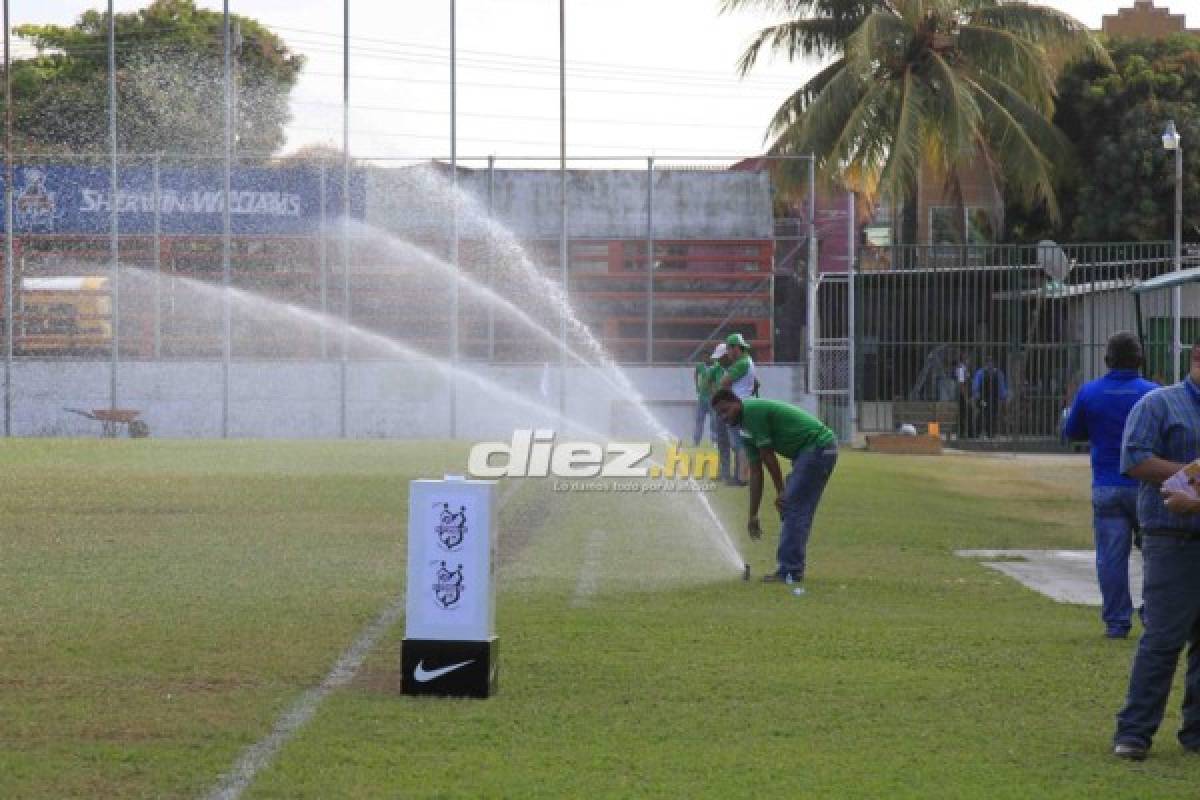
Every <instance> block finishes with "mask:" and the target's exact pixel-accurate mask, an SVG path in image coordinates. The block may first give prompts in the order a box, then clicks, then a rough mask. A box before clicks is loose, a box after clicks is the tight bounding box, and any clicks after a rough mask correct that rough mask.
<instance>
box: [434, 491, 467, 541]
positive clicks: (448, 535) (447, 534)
mask: <svg viewBox="0 0 1200 800" xmlns="http://www.w3.org/2000/svg"><path fill="white" fill-rule="evenodd" d="M437 506H438V504H437V503H434V504H433V507H434V508H437ZM441 506H442V510H441V512H440V514H439V518H438V524H437V525H436V526H435V527H434V529H433V530H434V533H436V534H437V538H438V544H440V545H441V547H442V549H443V550H445V551H446V552H447V553H454V552H457V551H458V550H460V549H462V545H463V540H464V539H466V538H467V507H466V506H459V507H458V511H451V510H450V504H449V503H442V504H441Z"/></svg>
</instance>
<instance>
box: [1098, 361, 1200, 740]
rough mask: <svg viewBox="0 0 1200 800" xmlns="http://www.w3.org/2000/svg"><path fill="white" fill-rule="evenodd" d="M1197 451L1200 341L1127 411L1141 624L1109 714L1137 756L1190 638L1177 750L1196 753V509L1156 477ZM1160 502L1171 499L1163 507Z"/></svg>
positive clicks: (1126, 469) (1199, 731)
mask: <svg viewBox="0 0 1200 800" xmlns="http://www.w3.org/2000/svg"><path fill="white" fill-rule="evenodd" d="M1198 455H1200V342H1197V343H1196V344H1194V345H1192V352H1191V370H1190V371H1189V373H1188V375H1187V377H1186V378H1184V379H1183V380H1182V381H1180V382H1179V383H1177V384H1174V385H1173V386H1165V387H1163V388H1161V389H1155V390H1154V391H1152V392H1150V393H1149V394H1147V395H1146V396H1145V397H1143V398H1142V399H1141V400H1139V401H1138V402H1137V403H1136V404H1135V405H1134V407H1133V410H1132V411H1130V412H1129V419H1128V420H1127V421H1126V423H1125V436H1124V438H1123V439H1122V441H1121V471H1122V472H1123V473H1124V474H1126V475H1128V476H1130V477H1132V478H1137V479H1138V481H1140V483H1141V485H1140V486H1139V487H1138V524H1139V525H1140V526H1141V529H1142V564H1143V572H1144V577H1145V582H1144V588H1143V591H1142V596H1143V600H1144V603H1145V605H1144V608H1145V611H1146V617H1145V620H1144V625H1145V630H1144V631H1143V633H1142V638H1141V641H1140V642H1138V648H1137V654H1136V655H1135V656H1134V658H1133V670H1132V672H1131V674H1130V676H1129V692H1128V694H1127V695H1126V697H1125V705H1124V707H1123V708H1122V709H1121V710H1120V712H1119V713H1118V714H1117V730H1116V734H1115V735H1114V736H1113V755H1115V756H1117V757H1118V758H1127V759H1131V760H1134V761H1141V760H1142V759H1144V758H1145V757H1146V754H1147V752H1148V751H1149V749H1150V743H1151V741H1152V740H1153V738H1154V734H1155V733H1156V732H1157V731H1158V726H1159V725H1160V724H1162V718H1163V712H1164V711H1165V710H1166V707H1167V696H1168V695H1169V694H1170V692H1171V681H1172V680H1173V678H1174V677H1175V666H1176V664H1177V663H1178V661H1179V654H1180V653H1181V652H1182V651H1183V648H1184V645H1187V644H1190V645H1191V647H1190V648H1189V650H1188V658H1187V678H1186V681H1185V687H1186V688H1185V691H1184V695H1183V727H1182V728H1180V730H1179V741H1180V743H1181V744H1182V745H1183V747H1184V749H1186V750H1188V751H1191V752H1197V753H1200V514H1188V513H1181V512H1186V511H1188V510H1190V509H1183V508H1180V507H1179V505H1178V503H1174V502H1172V501H1174V499H1175V498H1174V496H1168V497H1166V498H1165V499H1164V497H1163V495H1162V494H1161V492H1160V488H1161V486H1162V483H1163V482H1164V481H1166V480H1167V479H1168V478H1170V477H1171V476H1172V475H1174V474H1175V473H1176V472H1178V471H1179V470H1181V469H1182V468H1183V467H1184V465H1186V464H1188V463H1189V462H1191V461H1194V460H1195V459H1196V457H1197V456H1198ZM1168 502H1172V505H1170V506H1168Z"/></svg>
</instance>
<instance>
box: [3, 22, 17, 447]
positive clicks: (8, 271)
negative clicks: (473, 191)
mask: <svg viewBox="0 0 1200 800" xmlns="http://www.w3.org/2000/svg"><path fill="white" fill-rule="evenodd" d="M8 2H9V0H4V435H5V436H12V361H13V331H14V330H15V326H14V325H13V308H14V303H13V289H14V284H15V283H16V281H15V280H14V265H13V261H14V258H13V252H14V251H15V250H16V248H15V247H13V227H14V226H13V163H12V70H10V69H9V64H10V59H9V55H10V54H9V45H10V42H11V39H12V34H10V33H9V24H8Z"/></svg>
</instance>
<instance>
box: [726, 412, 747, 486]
mask: <svg viewBox="0 0 1200 800" xmlns="http://www.w3.org/2000/svg"><path fill="white" fill-rule="evenodd" d="M729 450H730V452H731V453H732V454H733V478H734V479H735V480H741V478H742V460H743V459H744V458H745V457H746V455H745V454H746V448H745V446H743V444H742V429H741V428H740V427H738V426H737V425H730V426H729Z"/></svg>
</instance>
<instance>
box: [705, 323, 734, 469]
mask: <svg viewBox="0 0 1200 800" xmlns="http://www.w3.org/2000/svg"><path fill="white" fill-rule="evenodd" d="M727 350H728V348H727V347H726V346H725V343H724V342H720V343H718V344H717V347H716V349H714V350H713V354H712V361H713V365H712V367H710V368H709V373H708V383H709V385H710V386H712V387H713V390H714V391H715V390H716V389H718V388H719V387H720V386H721V381H722V379H723V378H724V377H725V366H724V364H723V361H724V359H725V358H726V351H727ZM713 436H714V438H715V439H716V444H717V462H718V464H719V465H720V472H721V474H720V475H719V476H718V479H719V480H721V481H722V482H724V483H729V482H730V481H732V480H733V474H732V471H731V466H730V458H729V446H730V441H729V426H728V425H726V424H725V420H723V419H721V417H720V415H718V414H713Z"/></svg>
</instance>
